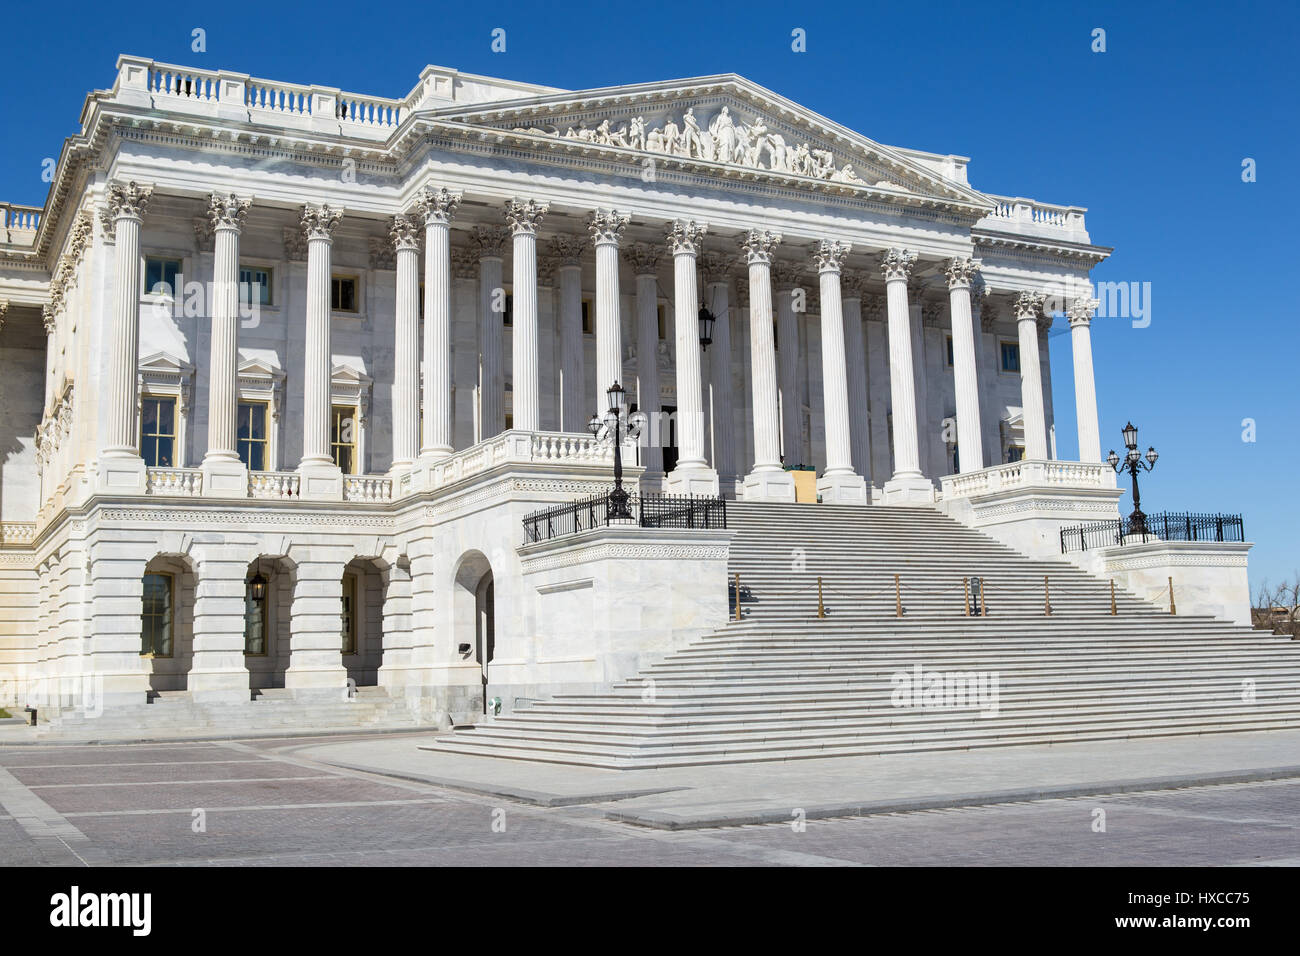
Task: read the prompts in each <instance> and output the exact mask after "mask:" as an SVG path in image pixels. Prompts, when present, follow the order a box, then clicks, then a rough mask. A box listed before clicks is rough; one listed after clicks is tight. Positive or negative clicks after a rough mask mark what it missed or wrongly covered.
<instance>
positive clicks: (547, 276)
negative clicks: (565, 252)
mask: <svg viewBox="0 0 1300 956" xmlns="http://www.w3.org/2000/svg"><path fill="white" fill-rule="evenodd" d="M559 267H560V260H558V259H557V258H555V256H538V257H537V285H538V287H539V288H543V289H553V288H555V276H556V273H557V272H558V270H559Z"/></svg>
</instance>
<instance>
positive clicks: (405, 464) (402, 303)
mask: <svg viewBox="0 0 1300 956" xmlns="http://www.w3.org/2000/svg"><path fill="white" fill-rule="evenodd" d="M388 235H389V238H390V239H391V240H392V243H393V249H394V254H395V256H396V263H395V265H396V267H397V289H396V291H397V295H396V297H395V300H396V301H395V307H394V336H393V465H392V472H393V474H395V475H396V474H399V473H401V472H405V471H409V470H410V469H411V468H412V467H413V466H414V465H415V459H416V456H417V455H418V454H419V451H420V421H419V414H420V385H419V380H420V228H419V225H418V224H417V222H416V220H415V218H414V217H412V216H408V215H397V216H394V217H393V219H392V222H390V223H389V226H388ZM444 251H445V250H444ZM431 291H432V290H426V292H425V296H426V301H425V309H426V311H427V310H428V308H429V302H428V296H429V295H430V293H431Z"/></svg>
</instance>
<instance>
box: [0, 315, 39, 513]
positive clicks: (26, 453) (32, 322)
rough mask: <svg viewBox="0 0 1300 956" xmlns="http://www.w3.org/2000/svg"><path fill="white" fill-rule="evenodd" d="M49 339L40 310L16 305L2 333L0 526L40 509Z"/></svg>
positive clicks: (0, 344)
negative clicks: (40, 436) (39, 448)
mask: <svg viewBox="0 0 1300 956" xmlns="http://www.w3.org/2000/svg"><path fill="white" fill-rule="evenodd" d="M45 343H46V335H45V330H44V327H43V326H42V325H41V318H40V312H39V310H37V309H32V308H24V307H20V306H11V307H10V309H9V312H8V314H7V315H6V316H5V318H4V328H3V329H0V521H32V520H34V519H35V517H36V511H37V509H38V508H39V507H40V501H39V497H40V484H39V479H38V478H37V474H36V441H35V435H36V430H37V429H38V428H39V427H40V424H41V419H42V418H43V417H44V412H45Z"/></svg>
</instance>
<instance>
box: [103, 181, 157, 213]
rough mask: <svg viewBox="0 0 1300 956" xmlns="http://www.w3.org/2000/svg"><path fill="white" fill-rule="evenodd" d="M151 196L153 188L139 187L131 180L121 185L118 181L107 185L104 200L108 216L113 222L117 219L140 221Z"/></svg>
mask: <svg viewBox="0 0 1300 956" xmlns="http://www.w3.org/2000/svg"><path fill="white" fill-rule="evenodd" d="M152 195H153V187H152V186H145V185H141V184H140V183H137V182H135V181H134V180H132V181H131V182H128V183H123V182H121V181H118V180H114V181H113V182H111V183H109V184H108V192H107V194H106V196H105V198H104V201H105V203H106V205H107V208H108V212H109V215H110V216H111V217H112V219H113V220H114V221H116V220H118V219H142V218H144V211H145V209H146V208H147V207H148V205H149V198H150V197H151V196H152Z"/></svg>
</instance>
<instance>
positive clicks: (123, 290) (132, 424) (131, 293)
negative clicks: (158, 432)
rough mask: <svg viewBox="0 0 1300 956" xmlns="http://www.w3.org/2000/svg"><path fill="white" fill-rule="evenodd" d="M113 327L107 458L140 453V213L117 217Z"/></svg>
mask: <svg viewBox="0 0 1300 956" xmlns="http://www.w3.org/2000/svg"><path fill="white" fill-rule="evenodd" d="M113 234H114V237H115V240H114V244H115V245H116V247H117V251H116V253H115V255H114V266H115V268H114V275H113V279H114V282H113V326H112V330H111V333H110V335H111V338H110V340H109V363H110V364H109V379H108V388H107V389H106V392H107V397H108V423H107V424H108V434H107V436H106V437H107V439H108V440H107V442H106V444H105V447H104V454H105V456H107V457H135V456H137V455H138V454H139V452H138V446H137V444H136V442H137V437H138V436H137V435H136V378H137V375H138V373H137V371H136V366H137V364H138V362H139V356H140V345H139V343H140V216H139V215H138V214H137V213H135V212H122V213H120V214H118V215H117V216H116V217H115V218H114V220H113Z"/></svg>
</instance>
